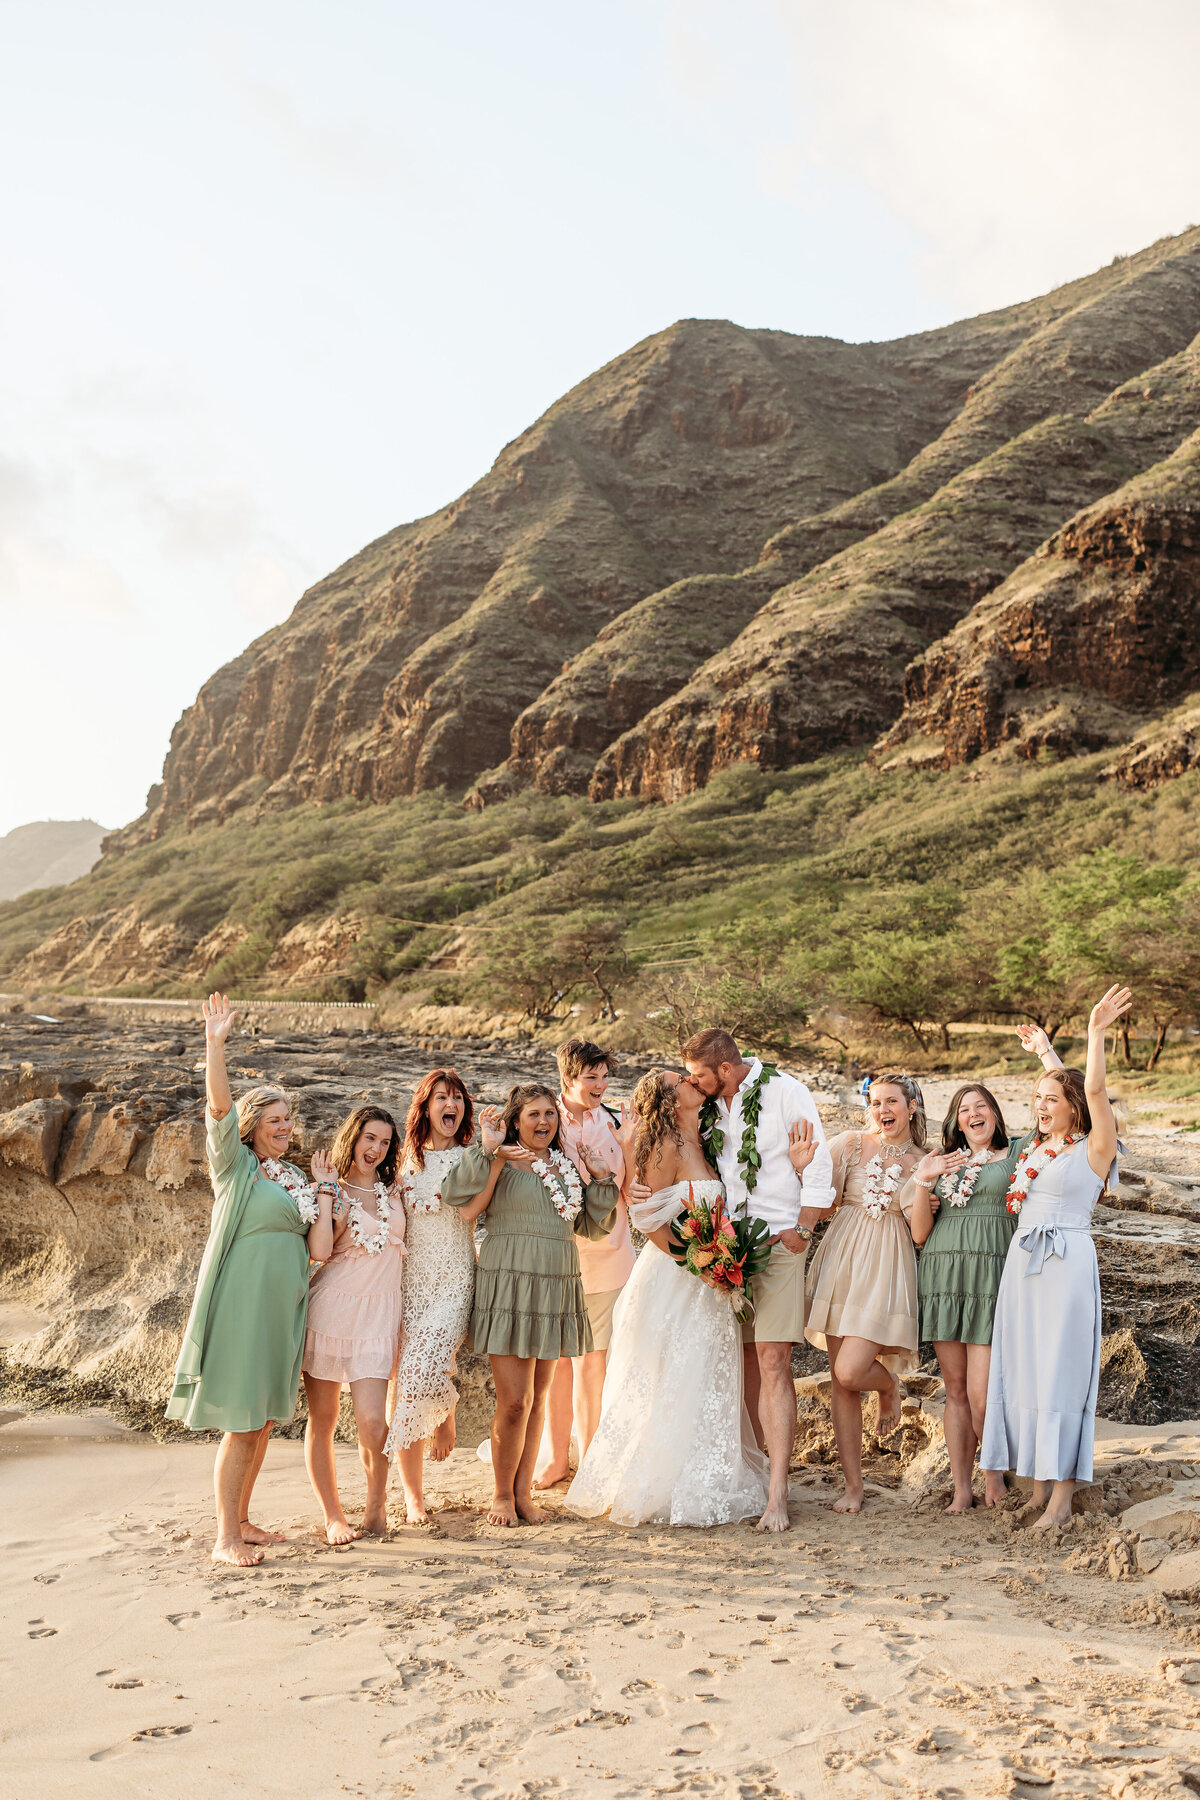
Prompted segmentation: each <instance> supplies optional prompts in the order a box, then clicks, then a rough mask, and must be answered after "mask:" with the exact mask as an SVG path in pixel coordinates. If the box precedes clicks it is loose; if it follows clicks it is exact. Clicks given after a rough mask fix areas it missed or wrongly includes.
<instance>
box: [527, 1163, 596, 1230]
mask: <svg viewBox="0 0 1200 1800" xmlns="http://www.w3.org/2000/svg"><path fill="white" fill-rule="evenodd" d="M550 1163H553V1165H554V1168H553V1169H552V1168H551V1166H550ZM530 1167H531V1168H532V1170H533V1172H534V1174H535V1175H540V1176H541V1178H542V1186H543V1187H544V1188H545V1190H546V1192H547V1193H548V1194H549V1196H550V1200H551V1204H552V1205H553V1207H554V1210H555V1212H556V1213H558V1214H559V1216H560V1217H561V1218H564V1219H566V1220H567V1222H568V1224H569V1223H570V1222H571V1220H572V1219H574V1218H575V1217H576V1216H577V1215H578V1212H579V1209H580V1207H581V1206H582V1205H583V1184H582V1183H581V1182H580V1179H579V1175H578V1172H577V1171H576V1168H575V1164H574V1163H573V1162H572V1161H571V1159H570V1157H569V1156H564V1155H563V1153H562V1151H561V1150H552V1151H551V1152H550V1162H547V1161H546V1160H545V1158H544V1157H540V1156H539V1158H538V1160H537V1161H536V1162H535V1163H531V1164H530ZM555 1169H556V1170H557V1171H558V1179H557V1180H556V1179H555V1175H554V1170H555ZM560 1182H561V1183H562V1186H561V1187H560V1185H559V1183H560ZM564 1187H565V1188H566V1190H567V1191H566V1194H565V1195H564V1194H563V1191H562V1190H563V1188H564Z"/></svg>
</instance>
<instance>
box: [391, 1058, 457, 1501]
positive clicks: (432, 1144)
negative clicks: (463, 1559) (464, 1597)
mask: <svg viewBox="0 0 1200 1800" xmlns="http://www.w3.org/2000/svg"><path fill="white" fill-rule="evenodd" d="M474 1129H475V1109H474V1106H473V1104H472V1101H471V1096H470V1094H468V1092H467V1090H466V1087H465V1086H464V1084H463V1082H462V1080H461V1078H460V1077H459V1076H458V1075H457V1074H456V1073H455V1071H454V1070H453V1069H431V1070H430V1072H429V1074H428V1075H426V1076H425V1077H424V1079H423V1080H422V1081H421V1082H419V1083H418V1086H417V1089H416V1092H415V1093H414V1094H413V1097H412V1104H411V1106H410V1107H409V1109H408V1117H407V1119H406V1120H405V1126H404V1156H403V1161H402V1164H401V1171H400V1186H401V1191H402V1193H403V1195H404V1211H405V1215H406V1218H407V1224H408V1232H407V1237H408V1262H407V1264H406V1267H405V1273H404V1318H403V1323H402V1329H401V1340H400V1366H399V1368H398V1369H397V1371H396V1408H395V1411H394V1413H393V1414H392V1428H391V1430H390V1431H389V1433H388V1439H387V1443H386V1445H385V1446H384V1454H385V1456H389V1457H394V1459H395V1460H396V1462H397V1463H398V1464H399V1465H400V1479H401V1481H402V1482H403V1484H404V1505H405V1509H406V1513H407V1518H408V1523H409V1524H410V1525H425V1524H427V1523H428V1520H429V1514H428V1512H427V1511H426V1507H425V1488H424V1466H425V1448H426V1444H427V1443H428V1446H429V1455H430V1457H431V1458H432V1460H433V1461H434V1462H442V1461H443V1460H444V1459H445V1458H446V1457H447V1456H449V1454H450V1452H451V1450H453V1448H454V1440H455V1429H454V1409H455V1407H456V1406H457V1405H458V1390H457V1388H456V1387H455V1385H454V1383H453V1381H452V1380H451V1379H450V1378H451V1376H452V1375H453V1374H454V1373H455V1369H456V1367H457V1362H456V1359H457V1356H458V1348H459V1345H460V1344H461V1343H462V1341H463V1339H464V1338H465V1337H466V1335H467V1326H468V1324H469V1323H470V1319H471V1302H472V1300H473V1298H474V1294H475V1244H474V1238H473V1235H472V1231H471V1227H470V1226H469V1225H468V1224H467V1223H466V1222H465V1221H464V1219H463V1218H462V1215H461V1214H460V1212H459V1210H458V1208H457V1207H455V1206H443V1205H442V1203H441V1193H440V1189H441V1184H442V1182H443V1181H444V1180H445V1178H446V1176H447V1175H448V1174H449V1173H450V1170H451V1169H452V1168H453V1167H454V1165H455V1163H456V1162H457V1161H458V1159H459V1157H460V1156H461V1155H462V1153H463V1147H464V1145H466V1144H469V1143H470V1141H471V1136H472V1133H473V1131H474Z"/></svg>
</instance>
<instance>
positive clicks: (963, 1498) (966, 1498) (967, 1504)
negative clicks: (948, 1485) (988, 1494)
mask: <svg viewBox="0 0 1200 1800" xmlns="http://www.w3.org/2000/svg"><path fill="white" fill-rule="evenodd" d="M974 1504H975V1496H974V1494H973V1493H972V1492H971V1490H970V1488H968V1489H967V1491H966V1493H965V1494H958V1493H956V1494H955V1496H954V1498H953V1500H951V1502H950V1504H949V1506H944V1507H943V1508H942V1511H943V1512H947V1513H965V1512H970V1510H971V1508H972V1507H973V1506H974Z"/></svg>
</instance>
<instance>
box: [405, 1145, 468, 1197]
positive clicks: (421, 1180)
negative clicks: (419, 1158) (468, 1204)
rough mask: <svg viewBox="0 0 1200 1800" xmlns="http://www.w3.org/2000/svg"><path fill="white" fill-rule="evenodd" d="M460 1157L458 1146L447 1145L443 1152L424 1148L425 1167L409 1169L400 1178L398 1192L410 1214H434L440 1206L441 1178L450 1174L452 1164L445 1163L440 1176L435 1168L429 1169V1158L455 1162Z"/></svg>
mask: <svg viewBox="0 0 1200 1800" xmlns="http://www.w3.org/2000/svg"><path fill="white" fill-rule="evenodd" d="M461 1155H462V1146H461V1145H460V1144H448V1145H447V1146H446V1148H445V1149H444V1150H431V1149H430V1148H429V1146H428V1145H426V1147H425V1166H424V1168H422V1169H416V1168H412V1167H409V1168H407V1169H405V1170H404V1171H403V1172H402V1174H401V1176H400V1191H401V1193H402V1194H403V1196H404V1204H405V1206H406V1207H407V1208H408V1210H409V1212H410V1213H435V1212H439V1211H440V1210H441V1205H442V1187H441V1183H442V1177H443V1176H445V1175H448V1174H449V1173H450V1170H451V1168H452V1167H453V1166H454V1165H453V1163H447V1164H446V1166H445V1167H444V1168H443V1169H442V1172H441V1175H439V1174H438V1171H437V1169H436V1168H435V1167H431V1164H430V1158H431V1157H435V1156H451V1157H453V1159H454V1162H457V1161H458V1159H459V1157H460V1156H461Z"/></svg>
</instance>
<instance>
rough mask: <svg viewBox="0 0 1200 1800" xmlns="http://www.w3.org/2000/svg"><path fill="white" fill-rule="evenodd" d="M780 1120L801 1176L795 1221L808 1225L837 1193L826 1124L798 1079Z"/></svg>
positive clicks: (835, 1198) (785, 1103)
mask: <svg viewBox="0 0 1200 1800" xmlns="http://www.w3.org/2000/svg"><path fill="white" fill-rule="evenodd" d="M783 1119H784V1124H785V1125H786V1126H787V1127H788V1155H789V1157H790V1159H791V1164H792V1167H793V1169H795V1170H796V1173H797V1175H799V1177H800V1193H799V1196H798V1198H799V1201H800V1206H799V1211H798V1215H797V1219H796V1223H797V1224H798V1225H801V1226H805V1227H808V1228H811V1227H812V1226H813V1225H815V1224H816V1223H817V1221H818V1220H820V1219H823V1218H824V1217H825V1216H826V1214H827V1213H828V1212H829V1210H830V1208H831V1207H832V1206H833V1205H834V1203H835V1201H836V1200H837V1197H838V1195H837V1188H836V1187H835V1185H834V1179H833V1158H832V1156H831V1155H830V1151H829V1144H828V1142H827V1141H826V1138H825V1127H824V1126H823V1125H822V1123H821V1115H820V1113H819V1112H818V1111H817V1106H816V1101H815V1100H814V1099H813V1097H812V1095H811V1094H810V1093H809V1091H808V1089H807V1088H806V1087H805V1086H804V1085H803V1083H802V1082H799V1081H797V1082H795V1083H794V1084H793V1085H792V1086H791V1087H790V1088H789V1091H788V1094H787V1098H786V1100H785V1101H784V1110H783ZM797 1127H798V1128H799V1129H798V1130H797ZM809 1145H811V1147H812V1154H811V1155H808V1154H807V1150H808V1147H809ZM801 1146H802V1147H801ZM793 1150H799V1154H793Z"/></svg>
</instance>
